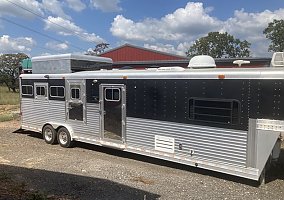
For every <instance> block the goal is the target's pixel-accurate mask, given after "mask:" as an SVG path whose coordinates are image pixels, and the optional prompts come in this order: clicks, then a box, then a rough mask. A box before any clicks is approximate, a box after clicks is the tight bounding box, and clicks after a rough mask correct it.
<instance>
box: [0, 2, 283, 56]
mask: <svg viewBox="0 0 284 200" xmlns="http://www.w3.org/2000/svg"><path fill="white" fill-rule="evenodd" d="M273 19H284V1H282V0H269V1H267V0H258V1H257V0H238V1H229V0H207V1H186V0H61V1H59V0H38V1H36V0H0V53H17V52H24V53H26V54H28V55H30V56H38V55H46V54H58V53H69V52H76V53H84V52H86V51H87V50H88V49H90V48H94V47H95V46H96V44H98V43H100V42H107V43H109V44H110V48H114V47H117V46H119V45H122V44H124V43H131V44H134V45H139V46H142V47H146V48H151V49H155V50H161V51H165V52H169V53H174V54H179V55H184V52H185V51H186V50H187V49H188V48H189V46H190V45H192V44H193V42H194V41H195V40H196V39H198V38H200V37H203V36H205V35H207V33H208V32H211V31H220V32H225V31H227V32H229V33H230V34H232V35H234V36H235V37H236V38H240V39H242V40H244V39H246V40H248V41H249V42H250V43H252V46H251V51H252V55H253V56H255V57H261V56H270V55H271V53H269V52H268V51H267V48H268V45H269V41H268V40H267V39H266V38H265V36H264V35H263V34H262V31H263V30H264V28H265V27H266V26H267V24H268V23H269V22H271V21H272V20H273ZM283 37H284V36H283Z"/></svg>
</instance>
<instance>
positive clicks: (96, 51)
mask: <svg viewBox="0 0 284 200" xmlns="http://www.w3.org/2000/svg"><path fill="white" fill-rule="evenodd" d="M108 46H109V44H107V43H104V42H103V43H100V44H97V45H96V47H95V49H89V50H88V52H87V54H86V55H91V56H97V55H99V54H101V53H103V52H105V50H106V49H107V48H108Z"/></svg>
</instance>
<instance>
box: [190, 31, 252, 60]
mask: <svg viewBox="0 0 284 200" xmlns="http://www.w3.org/2000/svg"><path fill="white" fill-rule="evenodd" d="M250 45H251V44H250V43H249V42H248V41H246V40H244V41H241V40H239V39H235V38H234V36H232V35H230V34H228V33H227V32H225V33H219V32H210V33H208V35H207V36H205V37H202V38H200V39H198V40H196V41H195V43H194V44H193V45H192V46H191V47H190V48H189V50H188V51H187V52H186V54H187V56H188V57H190V58H191V57H193V56H196V55H209V56H212V57H213V58H237V57H239V58H242V57H249V56H250V50H249V48H250Z"/></svg>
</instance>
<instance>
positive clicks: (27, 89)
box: [22, 85, 33, 96]
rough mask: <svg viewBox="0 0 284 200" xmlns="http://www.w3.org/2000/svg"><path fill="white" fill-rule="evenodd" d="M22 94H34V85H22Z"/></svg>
mask: <svg viewBox="0 0 284 200" xmlns="http://www.w3.org/2000/svg"><path fill="white" fill-rule="evenodd" d="M22 95H23V96H33V86H32V85H22Z"/></svg>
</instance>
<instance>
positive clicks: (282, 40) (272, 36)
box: [263, 19, 284, 52]
mask: <svg viewBox="0 0 284 200" xmlns="http://www.w3.org/2000/svg"><path fill="white" fill-rule="evenodd" d="M263 34H265V37H266V38H267V39H269V40H271V44H270V45H269V48H268V51H273V52H279V51H284V20H283V19H281V20H276V19H274V20H273V22H270V23H269V24H268V26H267V28H266V29H264V31H263Z"/></svg>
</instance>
